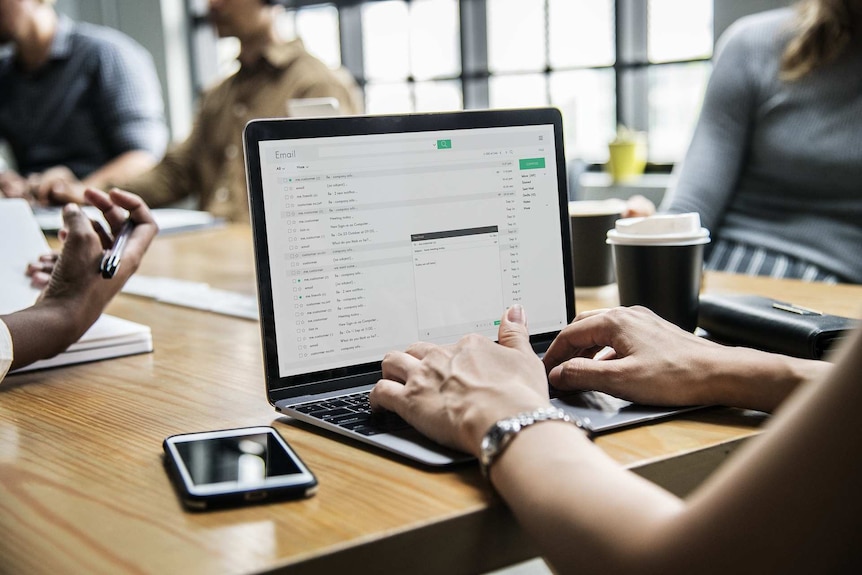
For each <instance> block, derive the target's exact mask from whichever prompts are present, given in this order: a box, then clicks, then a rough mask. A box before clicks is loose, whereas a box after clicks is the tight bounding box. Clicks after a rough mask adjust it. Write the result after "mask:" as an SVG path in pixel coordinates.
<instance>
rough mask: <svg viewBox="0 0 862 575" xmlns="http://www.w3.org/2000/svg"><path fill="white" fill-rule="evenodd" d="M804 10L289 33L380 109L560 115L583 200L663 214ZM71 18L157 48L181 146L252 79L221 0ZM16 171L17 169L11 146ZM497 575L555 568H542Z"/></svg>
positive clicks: (542, 14) (374, 20) (438, 5)
mask: <svg viewBox="0 0 862 575" xmlns="http://www.w3.org/2000/svg"><path fill="white" fill-rule="evenodd" d="M790 4H792V1H791V0H366V1H363V0H336V1H329V2H325V1H315V0H296V1H293V2H287V7H286V8H285V10H284V14H283V15H282V22H281V26H282V28H283V33H284V35H285V36H286V37H293V36H296V37H299V38H301V39H302V40H303V41H304V43H305V45H306V47H307V48H308V49H309V51H310V52H311V53H312V54H313V55H315V56H317V57H318V58H320V59H321V60H322V61H324V62H325V63H326V64H328V65H329V66H331V67H333V68H343V69H344V70H346V71H347V72H349V73H350V74H351V75H352V76H353V78H354V79H355V80H356V81H357V83H358V85H359V87H360V89H361V90H362V94H363V103H364V106H365V112H367V113H372V114H387V113H402V112H430V111H448V110H461V109H464V110H466V109H484V108H511V107H539V106H554V107H558V108H559V109H560V110H561V112H562V114H563V118H564V129H565V138H566V142H565V143H566V155H567V166H568V170H569V188H570V190H569V196H570V199H605V198H611V197H617V198H627V197H630V196H632V195H634V194H641V195H644V196H646V197H647V198H648V199H650V200H652V201H653V202H654V203H655V204H656V205H658V204H659V203H660V202H661V200H662V198H663V196H664V193H665V191H666V189H667V187H668V186H669V185H670V182H671V179H672V177H673V171H674V168H675V167H676V166H677V165H678V164H679V162H680V161H681V160H682V159H683V157H684V155H685V152H686V148H687V145H688V143H689V140H690V138H691V134H692V132H693V130H694V126H695V122H696V120H697V115H698V112H699V109H700V104H701V101H702V97H703V93H704V90H705V88H706V84H707V82H708V79H709V74H710V70H711V60H712V58H713V55H714V50H715V43H716V41H717V40H718V38H719V37H720V36H721V34H722V32H723V31H724V30H725V29H727V27H728V26H730V25H731V24H732V23H733V22H734V21H736V20H737V19H739V18H740V17H743V16H745V15H748V14H752V13H756V12H760V11H764V10H769V9H773V8H779V7H786V6H788V5H790ZM56 8H57V10H58V12H60V13H63V14H66V15H68V16H69V17H70V18H72V19H73V20H76V21H84V22H91V23H94V24H100V25H104V26H108V27H112V28H116V29H118V30H120V31H122V32H124V33H126V34H128V35H129V36H130V37H132V38H133V39H135V40H136V41H137V42H139V43H140V44H141V45H142V46H144V47H145V48H146V49H147V50H148V51H149V52H150V54H151V55H152V57H153V60H154V62H155V66H156V70H157V73H158V76H159V80H160V83H161V89H162V94H163V98H164V102H165V116H166V121H167V124H168V128H169V131H170V136H171V140H172V141H173V142H180V141H182V140H183V139H184V138H185V137H186V136H187V135H188V134H189V132H190V130H191V128H192V124H193V120H194V116H195V111H196V107H197V104H198V102H199V99H200V97H201V95H202V93H204V91H205V90H206V89H207V87H209V86H212V85H214V84H215V83H217V82H218V81H219V80H221V79H223V78H225V77H227V76H228V75H230V74H232V73H234V72H235V71H236V69H237V64H236V62H235V56H236V55H237V53H238V46H237V44H236V42H234V41H232V39H230V38H227V39H219V38H217V37H216V35H215V33H214V32H213V30H212V29H211V27H210V26H209V24H208V23H207V20H206V12H207V0H150V1H141V0H57V2H56ZM0 49H2V48H0ZM621 130H629V131H632V132H638V133H641V134H643V137H644V138H645V142H646V150H647V158H646V166H645V172H644V174H643V175H642V176H640V177H637V178H634V179H631V180H628V181H625V182H615V181H613V179H612V178H610V176H609V175H608V174H607V173H606V163H607V161H608V144H609V143H610V142H611V141H613V140H614V139H615V138H617V137H618V136H619V134H620V132H621ZM0 146H2V143H0ZM4 163H5V164H7V165H11V163H12V160H11V159H10V158H9V155H8V151H6V150H3V149H2V147H0V168H2V167H3V164H4ZM187 205H188V206H191V205H192V202H188V204H187ZM255 384H256V385H258V386H259V384H258V382H255ZM256 391H260V390H258V389H256ZM260 401H261V402H263V401H264V400H263V399H262V398H261V399H260ZM0 564H2V561H0ZM0 566H2V565H0ZM0 571H2V568H0ZM495 573H505V574H506V575H535V574H541V573H548V570H547V568H546V567H545V566H544V563H543V562H542V561H541V560H531V561H528V562H527V563H524V564H521V565H518V566H515V567H511V568H507V569H504V570H502V571H500V572H495Z"/></svg>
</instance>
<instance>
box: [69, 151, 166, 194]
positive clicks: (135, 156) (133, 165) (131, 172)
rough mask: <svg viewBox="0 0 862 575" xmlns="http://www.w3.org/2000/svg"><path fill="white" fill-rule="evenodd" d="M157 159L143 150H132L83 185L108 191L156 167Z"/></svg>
mask: <svg viewBox="0 0 862 575" xmlns="http://www.w3.org/2000/svg"><path fill="white" fill-rule="evenodd" d="M156 162H157V158H155V157H153V155H152V154H151V153H149V152H146V151H143V150H132V151H129V152H125V153H124V154H120V155H119V156H117V157H116V158H114V159H113V160H111V161H110V162H108V163H107V164H105V165H104V166H102V167H101V168H99V169H98V170H96V171H95V172H93V173H91V174H90V175H89V176H87V177H86V178H84V180H83V181H82V183H83V184H84V185H85V186H88V187H93V188H99V189H106V188H108V187H110V186H111V185H114V184H116V183H118V182H123V181H126V180H129V179H131V178H133V177H135V176H137V175H138V174H141V173H143V172H145V171H147V170H149V169H150V168H152V167H153V166H154V165H156Z"/></svg>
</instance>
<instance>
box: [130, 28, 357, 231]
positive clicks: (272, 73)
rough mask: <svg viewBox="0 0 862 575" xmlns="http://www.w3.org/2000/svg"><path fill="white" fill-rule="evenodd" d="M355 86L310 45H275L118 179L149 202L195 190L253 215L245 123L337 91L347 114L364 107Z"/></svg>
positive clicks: (230, 215) (209, 206) (221, 208)
mask: <svg viewBox="0 0 862 575" xmlns="http://www.w3.org/2000/svg"><path fill="white" fill-rule="evenodd" d="M357 93H358V88H357V87H356V85H355V84H352V85H349V84H347V83H346V82H345V80H344V78H343V76H341V75H338V74H337V73H336V72H333V71H332V70H330V69H329V68H328V67H327V66H326V65H325V64H323V63H322V62H321V61H320V60H318V59H316V58H315V57H314V56H312V55H310V54H309V53H308V52H306V51H305V47H304V46H303V44H302V41H301V40H293V41H292V42H287V43H283V44H277V45H274V46H271V47H270V48H269V49H268V50H267V51H266V52H265V53H264V57H263V58H262V59H261V60H259V61H258V62H256V63H255V64H253V65H251V66H243V67H241V68H240V69H239V71H238V72H237V73H236V74H234V75H233V76H231V77H229V78H227V79H226V80H224V81H223V82H222V83H221V84H219V85H218V86H216V87H215V88H213V89H212V90H210V91H209V92H208V93H206V94H205V95H204V97H203V100H202V103H201V108H200V112H199V113H198V116H197V119H196V121H195V125H194V128H193V129H192V133H191V134H190V135H189V137H188V138H187V139H186V141H185V142H183V143H181V144H179V145H177V146H176V147H174V148H173V149H171V150H170V151H169V152H168V153H167V154H166V155H165V157H164V159H163V160H162V161H161V162H160V163H159V164H158V165H157V166H156V167H155V168H153V169H152V170H150V171H149V172H147V173H145V174H142V175H141V176H139V177H137V178H135V179H134V180H132V181H130V182H125V183H123V184H120V186H121V187H124V188H125V189H127V190H130V191H132V192H135V193H137V194H139V195H141V196H142V197H143V198H144V199H145V200H146V201H147V202H148V203H149V204H150V206H152V207H158V206H163V205H166V204H170V203H172V202H175V201H178V200H181V199H183V198H186V197H189V196H193V197H196V198H197V199H198V206H199V207H200V209H202V210H207V211H209V212H211V213H212V214H214V215H216V216H219V217H223V218H225V219H227V220H230V221H239V222H245V221H248V193H247V191H246V182H245V164H244V160H243V153H242V130H243V128H244V127H245V124H246V123H247V122H248V121H249V120H251V119H254V118H273V117H284V116H287V102H288V100H292V99H297V98H322V97H334V98H336V99H338V101H339V106H340V111H341V112H342V113H344V114H357V113H359V112H361V109H362V105H361V103H360V102H359V98H358V97H357Z"/></svg>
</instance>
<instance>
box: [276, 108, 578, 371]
mask: <svg viewBox="0 0 862 575" xmlns="http://www.w3.org/2000/svg"><path fill="white" fill-rule="evenodd" d="M554 142H555V140H554V126H553V124H549V125H532V126H518V127H503V128H474V129H469V130H447V131H426V132H407V133H389V134H373V135H354V136H339V137H317V138H307V139H292V140H270V141H262V142H259V154H260V165H261V180H262V184H263V200H264V210H265V214H266V234H267V244H268V248H269V266H270V272H271V282H272V304H273V316H274V322H275V336H276V338H275V339H276V349H277V357H278V375H279V377H280V378H291V376H298V375H302V374H309V373H315V372H325V371H327V370H333V369H336V368H341V367H346V366H353V365H361V364H367V363H373V362H379V361H380V360H381V359H382V357H383V356H384V355H385V354H386V352H388V351H391V350H397V349H404V348H406V347H407V346H408V345H410V344H411V343H413V342H415V341H419V340H424V341H431V342H437V343H448V342H454V341H457V340H458V339H459V338H460V337H461V336H463V335H464V334H467V333H472V332H478V333H481V334H484V335H486V336H488V337H491V338H496V334H497V326H498V324H499V321H500V316H501V314H502V312H503V310H504V309H505V308H506V307H507V306H509V305H511V304H513V303H516V302H521V303H523V304H524V305H525V306H526V307H527V309H528V317H529V326H530V330H531V333H534V334H535V333H551V332H556V331H558V330H560V329H562V328H563V327H564V326H565V325H566V323H567V308H566V287H565V279H564V266H563V261H564V257H565V256H564V254H563V253H562V251H563V248H562V247H561V246H562V244H563V243H564V242H561V233H562V230H561V223H560V215H559V214H560V203H559V202H560V200H559V191H558V174H557V165H556V162H557V159H556V152H555V149H554Z"/></svg>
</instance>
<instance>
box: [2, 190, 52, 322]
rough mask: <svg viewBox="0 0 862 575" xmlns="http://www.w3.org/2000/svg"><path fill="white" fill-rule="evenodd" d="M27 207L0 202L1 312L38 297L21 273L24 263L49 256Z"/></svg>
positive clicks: (10, 201) (14, 201)
mask: <svg viewBox="0 0 862 575" xmlns="http://www.w3.org/2000/svg"><path fill="white" fill-rule="evenodd" d="M50 252H51V248H49V247H48V242H47V241H45V235H44V234H43V233H42V230H41V229H40V228H39V226H38V224H37V223H36V220H35V218H34V217H33V212H32V210H31V209H30V205H29V204H28V203H27V202H26V201H25V200H21V199H0V313H2V314H7V313H11V312H13V311H18V310H19V309H24V308H25V307H28V306H30V305H33V302H35V301H36V298H37V297H38V296H39V290H37V289H34V288H32V287H30V278H29V277H27V276H26V275H25V274H24V272H25V271H26V270H27V264H28V263H30V262H35V261H37V260H38V259H39V256H41V255H44V254H47V253H50Z"/></svg>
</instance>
